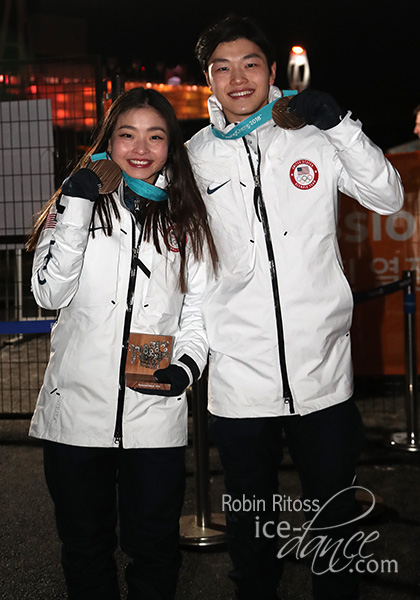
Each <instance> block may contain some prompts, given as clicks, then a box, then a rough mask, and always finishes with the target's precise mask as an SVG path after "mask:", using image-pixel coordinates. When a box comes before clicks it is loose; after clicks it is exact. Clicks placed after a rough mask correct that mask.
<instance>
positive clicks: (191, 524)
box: [180, 375, 226, 547]
mask: <svg viewBox="0 0 420 600" xmlns="http://www.w3.org/2000/svg"><path fill="white" fill-rule="evenodd" d="M192 419H193V449H194V467H195V472H194V475H195V505H196V514H195V515H186V516H183V517H181V520H180V542H181V545H182V546H202V547H204V546H215V545H217V544H224V543H225V541H226V535H225V515H224V514H212V513H211V508H210V486H209V481H210V468H209V443H208V418H207V377H205V376H204V375H203V377H202V378H201V379H200V380H199V381H197V382H196V383H194V385H193V386H192Z"/></svg>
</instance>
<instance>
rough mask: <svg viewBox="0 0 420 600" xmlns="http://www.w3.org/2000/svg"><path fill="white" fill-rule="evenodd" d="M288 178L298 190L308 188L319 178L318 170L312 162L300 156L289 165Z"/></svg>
mask: <svg viewBox="0 0 420 600" xmlns="http://www.w3.org/2000/svg"><path fill="white" fill-rule="evenodd" d="M290 179H291V180H292V183H293V185H294V186H296V187H297V188H299V189H300V190H310V189H311V188H313V187H314V185H315V184H316V182H317V181H318V179H319V171H318V168H317V167H316V166H315V165H314V163H313V162H311V161H310V160H306V158H302V159H301V160H297V161H296V162H295V163H293V165H292V166H291V167H290Z"/></svg>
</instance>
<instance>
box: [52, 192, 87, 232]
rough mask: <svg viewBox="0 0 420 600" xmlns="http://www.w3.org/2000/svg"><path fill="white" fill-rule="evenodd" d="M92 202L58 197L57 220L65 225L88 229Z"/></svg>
mask: <svg viewBox="0 0 420 600" xmlns="http://www.w3.org/2000/svg"><path fill="white" fill-rule="evenodd" d="M92 211H93V202H90V201H88V200H86V199H85V198H72V197H70V196H64V195H62V196H60V198H59V199H58V200H57V220H58V221H61V223H65V224H66V225H75V226H77V227H81V226H82V227H86V226H87V227H88V226H89V224H90V220H91V218H92Z"/></svg>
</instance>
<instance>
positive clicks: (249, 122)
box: [211, 90, 297, 140]
mask: <svg viewBox="0 0 420 600" xmlns="http://www.w3.org/2000/svg"><path fill="white" fill-rule="evenodd" d="M281 93H282V98H284V97H285V96H295V95H296V94H297V91H296V90H282V91H281ZM276 102H277V100H273V102H270V103H269V104H266V105H265V106H263V108H262V109H261V110H259V111H258V112H256V113H254V114H253V115H250V116H249V117H247V118H246V119H244V120H243V121H241V122H240V123H238V125H235V127H233V129H231V130H230V131H229V132H228V133H224V132H223V131H220V130H219V129H216V127H215V126H214V125H212V127H211V131H212V133H213V135H215V136H216V137H217V138H220V139H222V140H237V139H238V138H241V137H244V135H247V133H251V131H254V129H256V128H257V127H259V126H260V125H263V124H264V123H267V121H269V120H270V119H271V114H272V110H273V106H274V104H275V103H276Z"/></svg>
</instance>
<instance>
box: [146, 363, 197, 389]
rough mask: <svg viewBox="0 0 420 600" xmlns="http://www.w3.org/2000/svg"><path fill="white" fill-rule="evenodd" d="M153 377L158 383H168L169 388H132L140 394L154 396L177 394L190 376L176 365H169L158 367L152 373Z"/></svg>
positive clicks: (186, 383) (184, 387)
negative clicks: (164, 367)
mask: <svg viewBox="0 0 420 600" xmlns="http://www.w3.org/2000/svg"><path fill="white" fill-rule="evenodd" d="M153 376H154V378H155V379H156V381H158V382H159V383H170V384H171V389H170V390H152V389H143V388H134V389H135V390H136V391H137V392H141V393H142V394H149V395H150V394H152V395H156V396H179V395H180V394H182V392H183V391H184V390H186V388H187V387H188V386H189V384H190V378H189V377H188V374H187V371H186V370H185V369H183V368H182V367H179V366H178V365H169V367H166V369H158V370H157V371H155V372H154V373H153Z"/></svg>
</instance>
